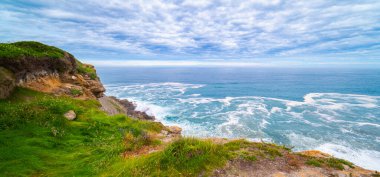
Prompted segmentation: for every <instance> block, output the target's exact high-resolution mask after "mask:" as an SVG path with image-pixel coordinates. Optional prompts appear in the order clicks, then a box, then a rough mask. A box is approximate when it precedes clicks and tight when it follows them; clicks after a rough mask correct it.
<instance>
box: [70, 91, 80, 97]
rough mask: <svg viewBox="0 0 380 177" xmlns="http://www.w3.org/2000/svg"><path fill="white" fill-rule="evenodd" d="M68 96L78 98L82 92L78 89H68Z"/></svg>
mask: <svg viewBox="0 0 380 177" xmlns="http://www.w3.org/2000/svg"><path fill="white" fill-rule="evenodd" d="M70 94H71V95H73V96H79V95H82V91H80V90H78V89H70Z"/></svg>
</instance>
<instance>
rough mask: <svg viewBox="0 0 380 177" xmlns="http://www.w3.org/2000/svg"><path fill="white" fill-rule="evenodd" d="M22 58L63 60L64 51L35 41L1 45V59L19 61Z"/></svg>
mask: <svg viewBox="0 0 380 177" xmlns="http://www.w3.org/2000/svg"><path fill="white" fill-rule="evenodd" d="M22 57H35V58H41V57H48V58H53V59H58V58H63V57H64V51H63V50H61V49H58V48H56V47H53V46H48V45H45V44H42V43H39V42H34V41H21V42H15V43H0V59H12V60H14V59H19V58H22Z"/></svg>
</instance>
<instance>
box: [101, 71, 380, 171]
mask: <svg viewBox="0 0 380 177" xmlns="http://www.w3.org/2000/svg"><path fill="white" fill-rule="evenodd" d="M97 70H98V74H99V75H100V78H101V80H102V82H103V84H105V86H106V89H107V92H106V94H107V95H112V96H116V97H119V98H126V99H128V100H131V101H134V102H135V103H136V104H137V109H138V110H140V111H146V112H147V113H148V114H150V115H153V116H155V117H156V118H157V120H159V121H161V122H163V123H164V124H166V125H177V126H180V127H181V128H183V135H185V136H194V137H225V138H247V139H249V140H252V141H265V142H273V143H277V144H282V145H286V146H288V147H293V150H295V151H302V150H311V149H316V150H321V151H323V152H326V153H329V154H332V155H334V156H335V157H338V158H343V159H346V160H349V161H351V162H354V163H355V164H356V165H359V166H362V167H364V168H368V169H372V170H378V171H380V69H348V68H328V69H327V68H315V69H312V68H302V69H301V68H297V69H295V68H248V67H246V68H245V67H240V68H227V67H225V68H222V67H215V68H192V67H176V68H174V67H167V68H165V67H162V68H159V67H135V68H128V67H101V66H99V67H97Z"/></svg>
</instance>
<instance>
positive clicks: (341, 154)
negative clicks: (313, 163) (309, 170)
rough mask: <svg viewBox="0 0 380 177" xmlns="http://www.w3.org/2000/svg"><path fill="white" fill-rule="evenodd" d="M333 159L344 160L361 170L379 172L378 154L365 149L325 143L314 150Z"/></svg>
mask: <svg viewBox="0 0 380 177" xmlns="http://www.w3.org/2000/svg"><path fill="white" fill-rule="evenodd" d="M316 149H317V150H320V151H322V152H326V153H328V154H332V155H334V156H335V157H338V158H342V159H346V160H348V161H350V162H353V163H354V164H356V165H359V166H361V167H363V168H367V169H372V170H377V171H380V165H379V164H380V152H379V151H373V150H366V149H352V148H349V147H347V146H343V145H338V144H333V143H325V144H322V145H320V146H318V147H317V148H316Z"/></svg>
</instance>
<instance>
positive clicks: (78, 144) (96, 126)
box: [0, 88, 163, 176]
mask: <svg viewBox="0 0 380 177" xmlns="http://www.w3.org/2000/svg"><path fill="white" fill-rule="evenodd" d="M98 107H99V103H98V102H97V101H95V100H88V101H81V100H74V99H71V98H68V97H53V96H50V95H47V94H43V93H39V92H35V91H31V90H27V89H21V88H17V89H16V90H15V92H14V94H13V96H12V97H11V98H10V99H7V100H0V171H1V174H2V175H5V176H30V175H32V176H33V175H35V176H93V175H98V174H99V173H100V172H103V171H105V170H106V169H107V167H109V166H111V164H113V163H114V162H115V161H117V160H123V159H122V158H121V157H120V154H122V153H123V152H124V151H126V150H127V148H128V147H126V146H125V144H123V141H124V136H125V134H124V133H125V132H134V134H133V136H136V137H138V136H139V135H142V134H144V133H149V132H159V131H160V130H161V129H162V128H163V127H162V125H161V124H159V123H155V122H147V121H139V120H134V119H131V118H129V117H126V116H123V115H116V116H108V115H106V114H105V113H104V112H102V111H100V110H99V109H98ZM20 110H22V111H20ZM68 110H74V111H75V112H76V113H77V116H78V119H77V120H76V121H68V120H66V119H65V118H64V117H63V116H62V115H63V114H64V113H65V112H67V111H68Z"/></svg>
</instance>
